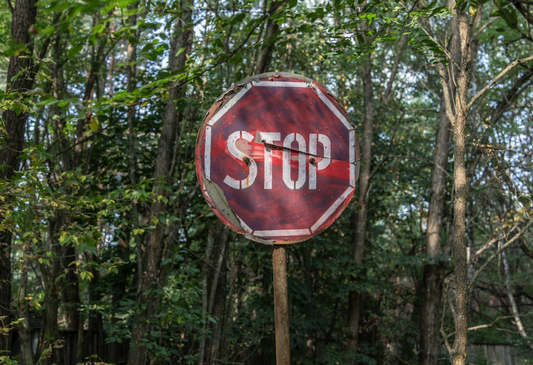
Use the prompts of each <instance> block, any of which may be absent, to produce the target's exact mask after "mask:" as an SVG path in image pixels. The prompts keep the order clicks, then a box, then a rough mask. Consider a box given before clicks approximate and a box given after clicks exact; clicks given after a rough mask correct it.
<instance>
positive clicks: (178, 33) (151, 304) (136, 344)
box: [128, 1, 192, 365]
mask: <svg viewBox="0 0 533 365" xmlns="http://www.w3.org/2000/svg"><path fill="white" fill-rule="evenodd" d="M180 9H181V10H182V13H181V18H178V19H176V21H175V25H174V36H173V38H172V44H171V49H170V55H171V59H170V70H171V71H177V70H180V69H182V68H183V67H184V66H185V60H186V57H187V55H188V53H189V49H190V47H191V44H192V27H191V26H190V24H191V21H192V9H191V8H190V7H189V4H187V3H186V2H185V1H180ZM183 48H184V49H185V52H181V53H180V54H179V55H178V57H174V55H176V53H177V52H178V51H179V50H180V49H183ZM183 93H184V88H183V87H179V86H178V84H177V82H176V83H174V84H173V85H171V87H170V90H169V99H168V102H167V105H166V108H165V117H164V120H163V125H162V127H161V137H160V138H159V143H158V146H157V159H156V164H155V173H154V181H155V184H156V187H155V196H156V197H157V198H156V202H155V203H154V204H153V205H152V209H151V212H150V218H151V219H153V218H159V217H160V216H161V214H162V213H163V212H164V211H165V210H166V207H167V204H166V203H165V200H166V199H165V198H166V197H167V196H168V193H167V190H166V189H165V186H166V185H167V184H168V183H170V179H171V176H170V174H169V172H170V171H171V165H172V160H173V152H174V144H175V141H176V132H177V130H178V122H179V118H178V111H177V110H176V108H177V105H178V101H179V99H180V98H181V97H182V96H183ZM159 197H161V198H163V199H161V198H159ZM164 235H165V225H164V223H163V222H161V221H160V222H158V223H157V224H156V227H155V228H154V229H153V230H152V231H151V234H150V235H148V237H147V242H146V246H145V252H144V256H143V257H142V270H141V271H140V272H139V288H138V292H137V303H138V305H139V306H142V307H144V308H143V309H142V310H141V311H140V313H138V315H137V320H136V322H135V324H134V325H133V329H132V347H131V349H130V353H129V356H128V365H145V364H146V361H147V347H146V345H144V344H143V338H144V336H145V335H146V334H147V333H149V331H150V330H151V323H150V321H151V320H152V316H153V314H154V312H155V311H156V308H157V305H158V300H156V299H155V298H154V297H153V296H151V295H150V294H149V293H150V292H153V291H155V290H156V289H157V288H158V283H159V280H160V271H159V270H160V266H161V258H162V254H163V247H164ZM139 259H141V258H139Z"/></svg>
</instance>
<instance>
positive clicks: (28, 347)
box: [17, 244, 33, 365]
mask: <svg viewBox="0 0 533 365" xmlns="http://www.w3.org/2000/svg"><path fill="white" fill-rule="evenodd" d="M28 246H29V245H28V244H26V245H25V246H24V256H23V258H22V260H23V264H22V270H21V273H20V281H19V289H18V300H17V301H18V309H19V317H20V318H24V320H23V321H22V322H21V323H20V325H19V336H20V353H21V359H22V364H23V365H33V349H32V344H31V328H30V308H29V302H28V300H26V296H27V294H26V288H27V286H28V266H27V262H26V260H27V259H28V254H29V251H30V250H29V247H28Z"/></svg>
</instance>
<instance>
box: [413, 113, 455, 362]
mask: <svg viewBox="0 0 533 365" xmlns="http://www.w3.org/2000/svg"><path fill="white" fill-rule="evenodd" d="M444 108H445V106H444V105H442V106H441V111H440V117H439V127H438V131H437V137H436V143H435V152H434V159H433V163H434V165H433V172H432V179H431V190H432V194H431V201H430V203H429V216H428V226H427V232H426V255H427V257H428V262H427V263H426V264H425V266H424V273H423V279H422V304H421V314H420V354H419V358H418V364H419V365H436V364H437V359H438V356H439V352H440V333H439V328H440V316H441V306H442V301H441V298H442V288H443V282H444V267H443V264H442V262H440V261H439V256H440V255H441V254H442V248H441V241H442V240H441V235H442V228H443V216H444V208H445V200H446V171H447V170H448V145H449V140H450V133H449V128H450V123H449V120H448V117H447V116H446V112H445V111H444Z"/></svg>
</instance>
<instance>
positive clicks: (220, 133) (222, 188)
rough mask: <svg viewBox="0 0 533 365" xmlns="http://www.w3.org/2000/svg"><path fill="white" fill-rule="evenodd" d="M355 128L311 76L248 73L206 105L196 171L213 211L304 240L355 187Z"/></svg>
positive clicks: (233, 221) (251, 232)
mask: <svg viewBox="0 0 533 365" xmlns="http://www.w3.org/2000/svg"><path fill="white" fill-rule="evenodd" d="M357 161H358V153H357V143H356V137H355V129H354V127H353V125H352V124H351V123H350V120H349V119H348V116H347V115H346V113H345V112H344V109H343V108H342V107H341V105H340V104H339V103H338V101H337V100H336V99H335V98H334V97H333V96H332V95H331V94H330V93H329V92H328V91H327V89H326V88H325V87H324V86H322V85H321V84H319V83H318V82H316V81H313V80H311V79H308V78H305V77H303V76H299V75H294V74H289V73H279V74H272V73H268V74H261V75H257V76H254V77H252V78H249V79H246V80H244V81H242V82H240V83H238V84H236V85H235V86H234V87H233V88H231V89H230V90H228V91H227V92H226V93H224V95H222V96H221V98H220V99H219V100H217V101H216V102H215V103H214V104H213V106H212V107H211V109H210V110H209V112H208V113H207V115H206V117H205V119H204V122H203V125H202V127H201V129H200V132H199V134H198V141H197V146H196V171H197V174H198V178H199V180H200V185H201V188H202V193H203V195H204V197H205V199H206V200H207V201H208V203H209V204H210V205H211V208H212V209H213V211H214V212H215V214H216V215H217V216H218V217H219V218H220V219H221V220H222V221H223V222H224V223H225V224H226V225H228V226H229V227H230V228H232V229H233V230H235V231H237V232H239V233H242V234H244V235H245V236H246V237H248V238H249V239H252V240H254V241H257V242H262V243H267V244H273V243H276V244H282V243H294V242H300V241H304V240H306V239H309V238H311V237H312V236H315V235H317V234H318V233H320V232H322V231H323V230H324V229H326V228H327V227H329V226H330V225H331V224H332V223H333V221H334V220H335V219H336V218H337V217H338V216H339V215H340V214H341V212H342V211H343V210H344V208H345V207H346V206H347V205H348V203H349V201H350V199H351V197H352V196H353V194H354V190H355V184H356V179H357V170H358V165H357Z"/></svg>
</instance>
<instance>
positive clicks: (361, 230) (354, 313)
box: [348, 57, 374, 351]
mask: <svg viewBox="0 0 533 365" xmlns="http://www.w3.org/2000/svg"><path fill="white" fill-rule="evenodd" d="M362 80H363V98H364V105H365V113H364V127H363V143H362V149H361V170H360V175H359V198H358V200H357V213H356V221H355V237H354V242H353V257H352V258H353V261H354V263H355V264H356V265H357V266H361V265H362V264H363V250H364V246H365V235H366V221H367V214H368V198H369V188H370V175H371V172H370V161H371V157H372V143H373V142H372V140H373V123H374V101H373V91H372V60H371V58H370V57H367V58H366V59H365V61H364V64H363V72H362ZM361 296H362V293H358V292H356V291H351V292H350V293H349V294H348V336H349V338H348V349H349V350H351V351H355V350H357V342H358V335H359V316H360V312H361Z"/></svg>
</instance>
